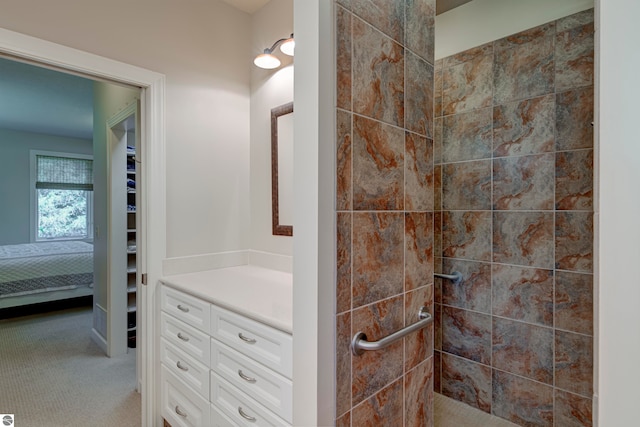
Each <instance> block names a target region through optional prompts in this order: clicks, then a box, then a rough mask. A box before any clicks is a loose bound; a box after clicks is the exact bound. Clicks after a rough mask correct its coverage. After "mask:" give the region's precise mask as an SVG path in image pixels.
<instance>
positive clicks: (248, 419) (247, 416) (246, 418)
mask: <svg viewBox="0 0 640 427" xmlns="http://www.w3.org/2000/svg"><path fill="white" fill-rule="evenodd" d="M238 413H239V414H240V416H241V417H242V418H244V419H245V420H247V421H251V422H252V423H254V422H256V421H258V420H257V419H256V418H255V417H252V416H251V415H247V414H246V413H245V412H244V411H243V410H242V406H238Z"/></svg>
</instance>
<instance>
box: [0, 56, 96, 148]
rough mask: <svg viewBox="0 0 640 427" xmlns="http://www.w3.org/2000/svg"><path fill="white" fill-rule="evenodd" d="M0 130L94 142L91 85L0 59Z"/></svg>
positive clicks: (90, 81)
mask: <svg viewBox="0 0 640 427" xmlns="http://www.w3.org/2000/svg"><path fill="white" fill-rule="evenodd" d="M0 128H4V129H12V130H17V131H24V132H35V133H45V134H49V135H57V136H66V137H72V138H84V139H92V138H93V81H92V80H89V79H85V78H82V77H77V76H73V75H70V74H65V73H60V72H58V71H53V70H49V69H46V68H41V67H36V66H33V65H29V64H24V63H21V62H16V61H12V60H9V59H4V58H0Z"/></svg>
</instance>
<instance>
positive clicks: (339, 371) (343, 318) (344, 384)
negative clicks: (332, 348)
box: [336, 312, 352, 414]
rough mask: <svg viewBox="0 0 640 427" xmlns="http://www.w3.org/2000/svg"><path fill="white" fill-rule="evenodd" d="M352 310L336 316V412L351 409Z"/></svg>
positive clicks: (341, 412) (340, 412)
mask: <svg viewBox="0 0 640 427" xmlns="http://www.w3.org/2000/svg"><path fill="white" fill-rule="evenodd" d="M351 357H352V356H351V312H346V313H343V314H339V315H338V316H337V317H336V413H337V414H343V413H345V412H347V411H349V409H351Z"/></svg>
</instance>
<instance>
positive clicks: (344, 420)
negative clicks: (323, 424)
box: [336, 411, 351, 427]
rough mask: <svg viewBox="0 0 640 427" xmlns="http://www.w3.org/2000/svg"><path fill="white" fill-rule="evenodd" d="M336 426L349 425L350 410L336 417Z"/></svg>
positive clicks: (348, 426) (345, 426)
mask: <svg viewBox="0 0 640 427" xmlns="http://www.w3.org/2000/svg"><path fill="white" fill-rule="evenodd" d="M336 427H351V411H349V412H346V413H345V414H343V415H340V416H339V417H338V419H337V420H336Z"/></svg>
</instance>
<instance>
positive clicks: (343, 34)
mask: <svg viewBox="0 0 640 427" xmlns="http://www.w3.org/2000/svg"><path fill="white" fill-rule="evenodd" d="M351 18H352V15H351V14H350V13H349V12H347V11H346V10H345V9H343V8H341V7H337V8H336V105H337V107H338V108H342V109H345V110H349V111H350V110H351Z"/></svg>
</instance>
